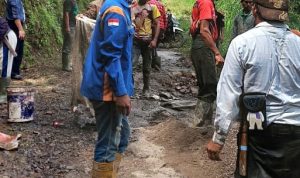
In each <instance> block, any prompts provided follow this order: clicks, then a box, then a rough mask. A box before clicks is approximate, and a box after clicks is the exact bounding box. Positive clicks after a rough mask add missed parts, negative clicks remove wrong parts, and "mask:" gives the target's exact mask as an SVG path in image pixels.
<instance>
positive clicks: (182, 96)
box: [0, 50, 236, 178]
mask: <svg viewBox="0 0 300 178" xmlns="http://www.w3.org/2000/svg"><path fill="white" fill-rule="evenodd" d="M158 53H159V56H161V57H162V69H161V70H160V71H156V70H153V71H152V75H151V77H152V80H151V93H152V97H151V98H143V97H142V95H141V92H142V86H143V84H142V74H141V70H139V69H137V70H136V71H135V73H134V78H135V87H136V93H135V96H134V97H133V98H132V102H133V109H132V113H131V115H130V122H131V126H132V135H131V139H130V142H131V143H130V145H129V148H128V151H127V152H126V155H125V158H124V160H123V161H122V162H121V170H120V172H119V177H120V178H144V177H149V178H168V177H171V178H230V177H232V176H233V171H234V164H235V150H236V146H235V143H236V140H235V136H234V135H235V133H234V132H233V133H231V134H230V136H229V138H228V141H227V143H226V145H225V147H224V149H223V152H222V154H221V157H222V161H218V162H213V161H210V160H209V159H208V157H207V155H206V152H205V145H206V144H207V142H208V140H209V139H210V138H211V135H212V130H211V129H208V130H203V129H200V128H196V127H194V126H193V125H194V123H195V122H196V121H194V120H193V119H192V118H193V117H192V113H193V108H194V106H195V104H196V99H195V96H196V93H197V86H196V79H195V78H196V77H195V73H194V72H193V69H192V66H191V62H190V61H189V60H188V59H185V58H184V57H182V55H181V54H180V53H178V52H175V51H170V50H159V51H158ZM41 58H42V57H41ZM49 61H51V62H49ZM59 61H60V58H59V57H57V59H51V60H50V59H44V60H42V61H40V62H38V63H37V64H36V66H34V67H32V68H29V69H27V70H26V72H25V80H24V81H22V82H15V81H14V82H13V85H20V86H22V85H29V86H34V87H35V88H36V89H37V93H36V95H35V105H36V112H35V116H34V120H33V121H31V122H28V123H7V122H6V120H7V113H6V112H7V111H6V105H3V104H2V105H0V109H1V110H0V131H1V132H4V133H6V134H11V135H16V134H22V137H21V139H20V145H19V148H18V149H17V150H15V151H4V150H0V178H39V177H42V178H44V177H45V178H60V177H64V178H87V177H90V171H91V167H92V158H93V148H94V142H95V139H96V132H95V126H94V125H93V120H91V119H87V118H86V119H85V117H84V116H82V115H80V114H78V113H74V112H73V111H72V108H71V107H70V100H71V74H70V73H66V72H63V71H61V70H60V62H59ZM55 121H57V122H58V123H60V125H58V126H54V125H53V122H55Z"/></svg>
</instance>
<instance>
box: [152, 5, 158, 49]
mask: <svg viewBox="0 0 300 178" xmlns="http://www.w3.org/2000/svg"><path fill="white" fill-rule="evenodd" d="M152 11H153V12H152V15H153V17H152V18H153V19H154V20H153V26H154V35H153V38H152V41H151V42H150V47H151V48H156V44H157V40H158V36H159V32H160V27H159V18H160V16H161V14H160V12H159V10H158V8H157V6H156V5H152Z"/></svg>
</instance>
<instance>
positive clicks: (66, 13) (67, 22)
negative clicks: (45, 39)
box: [64, 12, 71, 32]
mask: <svg viewBox="0 0 300 178" xmlns="http://www.w3.org/2000/svg"><path fill="white" fill-rule="evenodd" d="M64 16H65V18H64V26H65V31H66V32H70V31H71V29H70V16H69V12H65V13H64Z"/></svg>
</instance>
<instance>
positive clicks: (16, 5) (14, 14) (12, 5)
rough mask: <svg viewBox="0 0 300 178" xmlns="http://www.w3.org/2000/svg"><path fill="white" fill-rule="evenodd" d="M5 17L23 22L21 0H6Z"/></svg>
mask: <svg viewBox="0 0 300 178" xmlns="http://www.w3.org/2000/svg"><path fill="white" fill-rule="evenodd" d="M6 19H7V20H16V19H19V20H21V22H23V23H24V22H25V10H24V6H23V2H22V0H7V4H6Z"/></svg>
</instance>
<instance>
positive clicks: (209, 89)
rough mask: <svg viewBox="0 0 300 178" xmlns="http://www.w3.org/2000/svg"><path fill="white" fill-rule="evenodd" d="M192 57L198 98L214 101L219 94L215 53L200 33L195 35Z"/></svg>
mask: <svg viewBox="0 0 300 178" xmlns="http://www.w3.org/2000/svg"><path fill="white" fill-rule="evenodd" d="M191 59H192V62H193V66H194V68H195V71H196V76H197V82H198V86H199V90H198V98H199V99H200V100H203V101H206V102H209V103H211V102H213V101H214V100H215V99H216V96H217V84H218V80H217V74H216V65H215V55H214V54H213V52H212V51H211V50H210V49H209V48H208V47H207V46H206V44H205V43H204V41H203V40H202V39H201V38H200V35H197V36H196V37H194V39H193V42H192V48H191Z"/></svg>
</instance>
